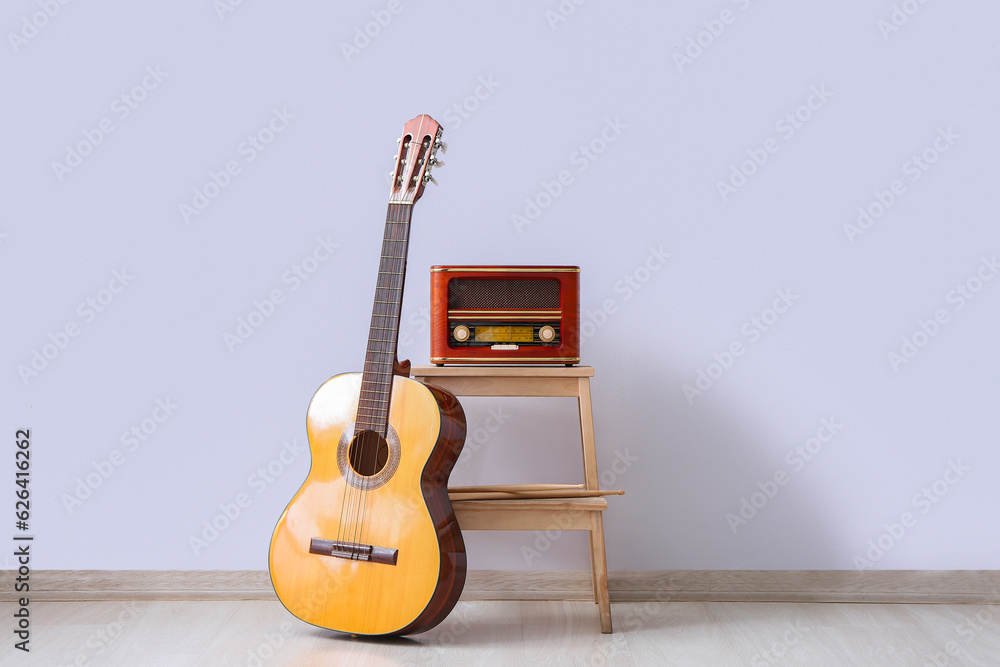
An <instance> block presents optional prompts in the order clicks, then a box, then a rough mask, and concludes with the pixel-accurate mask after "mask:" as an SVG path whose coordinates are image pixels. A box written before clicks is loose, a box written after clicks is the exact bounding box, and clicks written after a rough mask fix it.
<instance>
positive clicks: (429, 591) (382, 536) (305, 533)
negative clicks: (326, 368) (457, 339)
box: [269, 373, 466, 635]
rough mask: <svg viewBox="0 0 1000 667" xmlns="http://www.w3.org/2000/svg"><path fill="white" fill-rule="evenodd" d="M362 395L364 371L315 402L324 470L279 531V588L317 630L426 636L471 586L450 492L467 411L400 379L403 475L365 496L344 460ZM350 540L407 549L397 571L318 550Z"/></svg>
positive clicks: (396, 408) (275, 542) (314, 431)
mask: <svg viewBox="0 0 1000 667" xmlns="http://www.w3.org/2000/svg"><path fill="white" fill-rule="evenodd" d="M360 388H361V374H359V373H349V374H344V375H338V376H335V377H334V378H331V379H330V380H328V381H327V382H326V383H324V385H323V386H322V387H320V389H319V390H318V391H317V392H316V395H315V396H314V397H313V400H312V402H311V403H310V405H309V410H308V413H307V428H308V432H309V444H310V451H311V454H312V467H311V468H310V471H309V475H308V476H307V478H306V480H305V482H304V483H303V484H302V487H301V488H300V489H299V491H298V492H297V493H296V494H295V497H293V498H292V500H291V502H290V503H289V505H288V507H287V508H286V509H285V511H284V513H283V514H282V515H281V518H280V519H279V520H278V524H277V525H276V526H275V529H274V534H273V535H272V538H271V548H270V554H269V569H270V572H271V582H272V584H273V586H274V589H275V592H276V593H277V594H278V598H279V599H280V600H281V602H282V604H284V606H285V607H286V608H287V609H288V610H289V611H290V612H291V613H292V614H294V615H295V616H297V617H299V618H300V619H302V620H303V621H306V622H307V623H312V624H313V625H317V626H320V627H323V628H328V629H332V630H338V631H341V632H349V633H354V634H365V635H396V634H412V633H417V632H422V631H424V630H428V629H430V628H432V627H434V626H435V625H437V624H438V623H439V622H440V621H441V620H442V619H443V618H444V617H445V616H446V615H447V614H448V613H449V612H450V611H451V609H452V608H453V607H454V606H455V603H456V602H457V601H458V597H459V595H460V594H461V592H462V587H463V586H464V583H465V566H466V561H465V544H464V542H463V541H462V535H461V532H460V530H459V527H458V523H457V522H456V520H455V515H454V512H453V510H452V508H451V503H450V502H449V500H448V491H447V485H448V477H449V475H450V473H451V469H452V467H453V466H454V463H455V460H456V459H457V457H458V454H459V452H460V451H461V448H462V445H463V443H464V441H465V415H464V413H463V411H462V408H461V405H460V404H459V403H458V401H457V399H455V397H454V396H452V395H451V394H449V393H448V392H446V391H444V390H442V389H439V388H436V387H431V386H426V385H422V384H420V383H418V382H416V381H414V380H410V379H408V378H402V377H395V378H394V379H393V388H392V398H391V401H390V412H389V424H390V426H391V427H392V429H393V430H394V431H395V432H396V434H398V440H399V447H398V460H397V461H396V464H395V465H396V469H395V470H394V472H393V473H392V475H391V476H390V477H388V479H387V481H385V483H384V484H383V485H381V486H379V487H378V488H373V489H371V490H368V491H366V492H364V493H361V492H359V490H358V489H356V488H355V487H353V486H351V485H350V484H349V483H348V480H347V479H345V477H344V475H343V474H342V467H341V465H340V464H338V449H342V445H340V443H341V439H342V436H343V435H344V432H345V430H347V429H348V427H349V426H350V425H351V424H352V422H353V421H354V419H355V416H356V414H357V406H358V399H359V393H360ZM348 439H349V438H348ZM341 455H343V452H341ZM362 517H363V520H360V519H361V518H362ZM344 537H348V538H350V540H351V541H355V542H359V543H365V544H371V545H375V546H377V547H383V548H386V549H395V550H396V551H397V557H396V563H395V564H388V563H382V562H373V561H362V560H352V559H345V558H338V557H334V556H330V555H324V554H317V553H310V544H311V541H312V540H313V539H316V538H318V539H323V540H338V539H343V538H344Z"/></svg>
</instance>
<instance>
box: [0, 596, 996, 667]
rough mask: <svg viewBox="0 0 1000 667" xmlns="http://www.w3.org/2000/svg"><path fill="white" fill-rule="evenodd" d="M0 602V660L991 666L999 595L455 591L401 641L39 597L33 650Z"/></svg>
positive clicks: (202, 608)
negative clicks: (901, 597)
mask: <svg viewBox="0 0 1000 667" xmlns="http://www.w3.org/2000/svg"><path fill="white" fill-rule="evenodd" d="M14 609H15V607H14V605H13V603H2V604H0V614H2V616H3V618H6V619H8V621H7V622H6V623H4V624H2V625H3V627H4V628H6V629H5V630H4V633H5V635H6V636H5V637H4V638H3V645H2V648H0V665H45V666H46V667H49V666H52V667H56V666H60V665H81V666H98V667H103V666H105V665H108V666H112V665H115V666H116V665H122V666H123V667H143V666H147V665H149V666H161V665H162V666H171V667H173V666H178V667H180V666H184V667H191V666H201V665H208V666H211V667H216V666H218V667H226V666H236V665H240V666H246V667H282V666H285V665H317V666H319V665H323V666H328V665H337V666H339V665H370V666H373V667H388V666H400V667H402V666H408V665H462V666H463V667H466V666H472V665H503V666H504V667H517V666H519V665H545V666H546V667H549V666H553V665H593V666H600V665H641V666H643V667H645V666H646V665H698V666H705V665H708V666H712V667H716V666H719V667H721V666H724V665H740V666H746V665H750V666H751V667H758V666H770V665H813V666H818V667H822V666H826V665H829V666H830V667H842V666H844V665H864V666H870V665H906V666H911V665H912V666H916V667H922V666H924V665H931V666H934V665H937V666H938V667H941V666H943V665H977V666H984V665H1000V606H977V605H940V604H937V605H914V604H897V605H881V604H791V603H766V602H765V603H742V602H741V603H736V602H672V603H662V602H648V603H641V602H636V603H616V604H613V605H612V613H613V617H614V624H615V633H614V634H613V635H602V634H601V633H600V629H599V625H598V617H597V609H596V608H595V606H594V604H593V603H592V602H460V603H459V604H458V606H457V607H456V608H455V610H454V611H453V612H452V614H451V615H450V616H449V617H448V618H447V619H446V620H445V621H444V622H443V623H442V624H441V625H439V626H438V627H437V628H435V629H434V630H432V631H429V632H427V633H424V634H422V635H417V636H414V637H412V638H400V639H390V640H366V639H352V638H351V637H348V636H342V635H338V634H336V633H333V632H328V631H325V630H320V629H318V628H314V627H312V626H309V625H306V624H304V623H302V622H300V621H298V620H297V619H295V618H293V617H292V616H290V615H289V614H288V612H286V611H285V610H284V608H283V607H282V606H281V605H280V604H279V603H278V602H267V601H233V602H165V601H157V602H40V603H37V604H36V603H32V606H31V608H30V609H31V623H32V625H31V644H30V646H31V653H30V655H29V656H28V659H27V660H25V659H24V658H23V656H24V654H23V653H21V651H17V650H15V649H14V647H13V643H14V640H13V638H12V636H11V634H12V630H11V623H10V619H11V614H12V613H13V611H14Z"/></svg>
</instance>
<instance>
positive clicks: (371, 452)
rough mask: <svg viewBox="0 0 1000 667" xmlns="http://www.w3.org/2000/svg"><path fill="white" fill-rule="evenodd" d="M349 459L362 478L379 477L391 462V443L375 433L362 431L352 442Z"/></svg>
mask: <svg viewBox="0 0 1000 667" xmlns="http://www.w3.org/2000/svg"><path fill="white" fill-rule="evenodd" d="M349 459H350V463H351V468H352V469H353V470H354V472H356V473H357V474H359V475H361V476H362V477H371V476H372V475H377V474H378V473H379V471H381V470H382V468H384V467H385V464H386V463H387V462H388V461H389V443H387V442H386V441H385V438H383V437H382V436H380V435H379V434H378V433H376V432H375V431H361V432H360V433H358V434H357V435H356V436H354V439H353V440H352V441H351V447H350V454H349Z"/></svg>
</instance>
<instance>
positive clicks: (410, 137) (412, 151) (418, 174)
mask: <svg viewBox="0 0 1000 667" xmlns="http://www.w3.org/2000/svg"><path fill="white" fill-rule="evenodd" d="M441 132H442V130H441V126H440V125H438V122H437V121H436V120H434V119H433V118H431V117H430V116H428V115H427V114H421V115H419V116H417V117H416V118H414V119H413V120H411V121H409V122H408V123H407V124H406V125H404V126H403V136H402V137H400V138H399V140H398V143H399V150H398V151H396V166H395V168H394V169H393V170H392V189H391V192H390V193H389V203H390V204H412V203H413V202H415V201H417V200H418V199H420V195H422V194H423V193H424V186H425V185H427V183H428V182H431V183H434V184H435V185H437V181H435V180H434V177H433V176H431V169H432V168H433V167H441V166H444V162H441V161H440V160H438V159H437V152H438V150H439V149H440V150H441V152H442V153H443V152H445V151H447V150H448V145H447V144H445V143H444V142H443V141H441Z"/></svg>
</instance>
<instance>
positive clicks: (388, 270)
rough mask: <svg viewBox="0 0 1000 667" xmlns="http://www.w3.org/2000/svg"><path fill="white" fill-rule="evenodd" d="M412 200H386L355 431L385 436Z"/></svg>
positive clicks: (401, 302)
mask: <svg viewBox="0 0 1000 667" xmlns="http://www.w3.org/2000/svg"><path fill="white" fill-rule="evenodd" d="M412 208H413V206H412V205H411V204H389V211H388V213H387V215H386V221H385V234H384V235H383V237H382V260H381V262H380V264H379V270H378V282H377V283H376V286H375V304H374V306H373V307H372V323H371V328H370V329H369V331H368V350H367V352H366V354H365V370H364V373H363V374H362V376H361V398H360V402H359V404H358V417H357V423H356V426H355V432H359V431H361V430H372V431H375V432H376V433H379V434H381V435H382V436H383V437H385V434H386V428H387V425H388V423H389V397H390V394H391V392H392V369H393V362H394V361H395V360H396V341H397V339H398V337H399V314H400V309H401V308H402V304H403V280H404V278H405V277H406V250H407V246H408V244H409V238H410V214H411V211H412Z"/></svg>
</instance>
